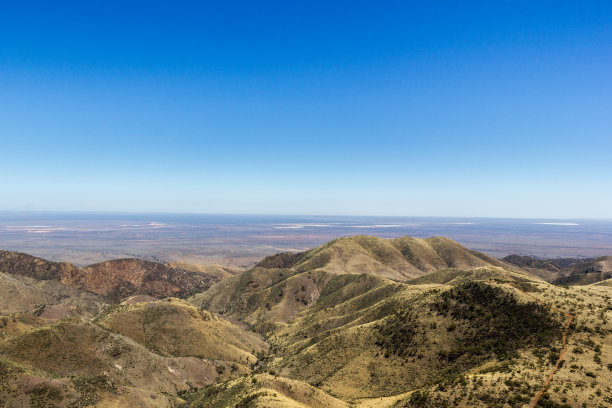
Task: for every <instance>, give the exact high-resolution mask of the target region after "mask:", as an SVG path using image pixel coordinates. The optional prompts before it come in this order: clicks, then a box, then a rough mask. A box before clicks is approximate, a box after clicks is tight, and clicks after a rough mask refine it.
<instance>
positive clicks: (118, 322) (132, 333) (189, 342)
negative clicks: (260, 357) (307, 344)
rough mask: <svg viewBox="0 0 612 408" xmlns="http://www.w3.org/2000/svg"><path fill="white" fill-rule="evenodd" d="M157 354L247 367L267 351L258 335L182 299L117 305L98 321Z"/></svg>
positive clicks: (97, 320) (104, 326)
mask: <svg viewBox="0 0 612 408" xmlns="http://www.w3.org/2000/svg"><path fill="white" fill-rule="evenodd" d="M96 323H98V324H99V325H100V326H102V327H103V328H106V329H108V330H111V331H113V332H115V333H119V334H122V335H124V336H126V337H129V338H131V339H132V340H134V341H136V342H138V343H140V344H142V345H144V346H145V347H147V348H148V349H150V350H152V351H154V352H155V353H157V354H160V355H165V356H174V357H199V358H206V359H214V360H223V361H227V362H233V363H238V364H241V365H243V366H245V367H247V366H250V365H251V364H254V363H255V362H256V361H257V358H256V357H255V354H256V353H261V352H263V351H265V350H266V349H267V345H266V343H265V342H264V341H263V340H262V339H261V338H260V337H259V336H258V335H256V334H254V333H252V332H249V331H247V330H244V329H242V328H240V327H238V326H236V325H234V324H232V323H230V322H228V321H226V320H223V319H221V318H219V317H217V316H215V315H213V314H211V313H209V312H207V311H204V310H202V309H199V308H197V307H195V306H193V305H191V304H189V303H187V302H185V301H182V300H180V299H173V298H167V299H165V300H161V301H156V302H148V303H133V304H128V305H117V306H114V307H112V308H110V309H109V310H108V311H105V313H103V314H102V315H101V316H99V317H98V318H97V319H96Z"/></svg>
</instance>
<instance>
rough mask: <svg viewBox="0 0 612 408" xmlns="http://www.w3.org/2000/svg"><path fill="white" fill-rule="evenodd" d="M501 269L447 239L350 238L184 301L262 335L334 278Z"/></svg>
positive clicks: (275, 259)
mask: <svg viewBox="0 0 612 408" xmlns="http://www.w3.org/2000/svg"><path fill="white" fill-rule="evenodd" d="M501 265H503V263H501V262H499V261H497V260H495V259H492V258H489V257H487V256H486V255H484V254H481V253H478V252H475V251H470V250H469V249H467V248H465V247H462V246H461V245H459V244H458V243H456V242H454V241H452V240H450V239H447V238H437V237H436V238H428V239H418V238H411V237H403V238H398V239H394V240H388V239H382V238H378V237H371V236H356V237H348V238H339V239H336V240H333V241H331V242H329V243H327V244H325V245H322V246H320V247H318V248H315V249H313V250H311V251H308V252H303V253H300V254H288V253H283V254H278V255H275V256H271V257H268V258H266V259H264V260H263V261H261V262H260V263H259V264H258V265H257V266H256V267H255V268H253V269H251V270H249V271H246V272H243V273H242V274H240V275H238V276H233V277H230V278H227V279H225V280H224V281H222V282H219V283H217V284H215V285H213V286H212V287H211V288H210V289H208V290H206V291H204V292H203V293H199V294H196V295H194V296H192V297H190V298H189V301H190V302H192V303H194V304H196V305H198V306H201V307H203V308H205V309H207V310H211V311H213V312H216V313H224V314H226V315H230V316H233V317H236V318H239V319H241V320H242V321H244V322H247V323H248V324H250V325H252V326H253V327H255V329H256V330H260V331H263V332H266V333H267V332H269V331H270V330H271V328H272V327H273V326H274V324H275V323H286V322H288V321H289V320H291V319H292V318H293V317H294V316H295V315H297V314H298V313H300V312H301V311H303V310H306V309H308V308H309V307H310V306H312V305H313V304H315V302H316V301H317V299H318V298H319V295H320V293H321V292H322V291H323V290H324V288H325V286H326V284H327V282H328V281H329V280H330V279H331V278H332V277H333V276H334V275H339V274H362V273H367V274H371V275H376V276H381V277H388V278H391V279H394V280H406V279H408V278H410V277H414V276H421V275H424V274H426V273H428V272H431V271H435V270H438V269H442V268H449V267H479V266H488V267H495V266H501Z"/></svg>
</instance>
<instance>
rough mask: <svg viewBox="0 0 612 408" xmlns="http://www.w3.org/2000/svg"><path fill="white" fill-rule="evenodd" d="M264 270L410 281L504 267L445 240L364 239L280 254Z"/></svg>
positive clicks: (358, 238) (263, 263)
mask: <svg viewBox="0 0 612 408" xmlns="http://www.w3.org/2000/svg"><path fill="white" fill-rule="evenodd" d="M259 266H261V267H281V268H293V269H295V270H297V271H307V270H317V269H323V270H325V271H326V272H328V273H336V274H337V273H369V274H376V275H380V276H383V277H387V278H390V279H395V280H406V279H410V278H414V277H417V276H420V275H423V274H424V273H427V272H432V271H435V270H438V269H442V268H449V267H451V268H453V267H454V268H470V267H478V266H502V263H501V262H500V261H498V260H496V259H493V258H490V257H488V256H486V255H484V254H482V253H479V252H476V251H471V250H469V249H467V248H465V247H463V246H461V245H460V244H458V243H457V242H455V241H453V240H451V239H448V238H442V237H434V238H426V239H420V238H412V237H402V238H398V239H383V238H378V237H373V236H367V235H361V236H354V237H346V238H338V239H335V240H333V241H330V242H328V243H327V244H325V245H322V246H320V247H318V248H315V249H313V250H311V251H308V252H305V253H301V254H295V255H291V254H279V255H277V256H275V257H268V258H266V259H265V260H264V261H262V262H261V263H260V264H259Z"/></svg>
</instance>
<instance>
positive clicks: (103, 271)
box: [0, 251, 217, 302]
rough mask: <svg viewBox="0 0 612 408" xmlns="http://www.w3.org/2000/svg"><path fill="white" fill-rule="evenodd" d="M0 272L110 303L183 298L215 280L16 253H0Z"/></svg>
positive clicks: (144, 264) (159, 268)
mask: <svg viewBox="0 0 612 408" xmlns="http://www.w3.org/2000/svg"><path fill="white" fill-rule="evenodd" d="M0 272H3V273H8V274H13V275H21V276H27V277H30V278H34V279H39V280H54V281H59V282H61V283H63V284H64V285H67V286H70V287H73V288H76V289H81V290H86V291H88V292H93V293H97V294H99V295H102V296H104V297H105V298H106V299H108V300H109V301H112V302H117V301H120V300H121V299H123V298H126V297H128V296H132V295H136V294H143V295H150V296H154V297H158V298H163V297H167V296H177V297H184V296H189V295H192V294H194V293H198V292H202V291H204V290H206V289H208V288H209V287H210V286H211V285H212V284H213V283H214V282H216V281H217V278H215V277H213V276H211V275H208V274H206V273H201V272H188V271H185V270H182V269H177V268H172V267H170V266H168V265H165V264H161V263H157V262H149V261H143V260H141V259H132V258H130V259H116V260H112V261H106V262H102V263H98V264H94V265H90V266H87V267H85V268H78V267H76V266H74V265H72V264H70V263H66V262H51V261H47V260H44V259H41V258H37V257H34V256H31V255H27V254H22V253H19V252H9V251H0Z"/></svg>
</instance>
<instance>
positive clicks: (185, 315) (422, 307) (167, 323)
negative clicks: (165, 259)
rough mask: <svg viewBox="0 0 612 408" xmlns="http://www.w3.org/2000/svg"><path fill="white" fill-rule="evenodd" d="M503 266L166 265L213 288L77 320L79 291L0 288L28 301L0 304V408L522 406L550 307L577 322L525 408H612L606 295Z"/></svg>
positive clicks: (432, 256)
mask: <svg viewBox="0 0 612 408" xmlns="http://www.w3.org/2000/svg"><path fill="white" fill-rule="evenodd" d="M7 258H8V259H11V262H17V260H19V259H24V260H27V261H28V262H34V263H35V264H36V265H35V266H36V267H38V268H40V267H41V265H45V264H44V262H43V261H39V260H36V259H35V260H32V259H31V258H28V257H24V256H21V255H20V256H18V257H13V256H8V255H7ZM512 259H514V258H512ZM604 260H605V259H604ZM514 261H515V262H514V263H512V264H508V263H504V262H501V261H497V260H495V259H492V258H489V257H487V256H486V255H484V254H480V253H478V252H475V251H470V250H468V249H466V248H463V247H461V246H460V245H459V244H457V243H456V242H454V241H452V240H449V239H446V238H438V237H436V238H429V239H416V238H410V237H404V238H399V239H394V240H386V239H381V238H376V237H367V236H358V237H348V238H340V239H337V240H334V241H331V242H329V243H327V244H325V245H323V246H321V247H318V248H315V249H313V250H311V251H306V252H303V253H300V254H288V253H285V254H279V255H275V256H271V257H268V258H266V259H264V260H262V261H261V262H260V263H259V264H257V265H256V267H254V268H252V269H250V270H248V271H244V272H241V273H235V271H231V270H225V269H222V268H221V269H220V268H219V267H217V266H215V267H210V268H192V267H189V266H188V265H182V264H181V265H179V264H176V265H171V267H173V268H175V269H173V273H174V272H176V269H177V268H185V269H188V268H191V269H192V270H190V273H206V274H208V275H209V276H210V275H212V276H215V277H216V279H217V280H218V282H216V283H215V284H213V285H212V286H211V287H210V288H208V289H206V290H204V291H202V292H200V293H196V294H194V295H192V296H190V297H188V298H187V299H183V300H181V299H176V298H166V299H162V300H157V299H155V298H153V297H151V296H142V295H144V294H146V293H148V292H145V293H138V292H136V293H131V292H130V297H129V298H128V299H126V300H125V301H123V302H120V300H122V299H119V300H118V301H117V302H116V303H115V304H113V305H110V306H108V307H105V308H104V304H103V303H102V304H100V305H99V306H96V307H97V308H89V309H86V308H83V307H81V308H80V309H79V308H78V307H77V306H79V305H81V303H79V302H82V301H83V300H84V299H86V300H89V298H87V296H88V295H89V292H85V291H79V290H77V289H73V288H70V289H69V290H68V292H61V293H66V294H67V297H65V298H61V297H58V298H46V297H42V296H41V297H40V300H41V301H40V302H36V300H37V298H36V296H35V294H36V293H38V292H36V291H35V290H34V289H32V290H30V291H29V292H27V290H29V289H25V288H30V287H35V286H36V285H37V284H38V283H37V282H39V281H36V280H32V281H31V282H30V281H28V279H31V278H25V277H23V276H21V277H19V279H18V280H17V281H16V280H15V279H14V275H11V274H10V273H6V274H5V275H4V276H5V278H4V279H5V280H4V282H5V286H4V287H5V288H8V289H7V290H6V293H7V294H10V293H15V294H16V293H18V291H16V288H17V289H20V290H23V293H31V294H34V295H32V296H31V297H29V298H27V301H26V302H24V301H23V299H24V298H23V297H19V296H17V295H15V296H13V295H11V297H10V298H11V299H12V298H13V297H14V299H16V303H14V304H13V303H11V301H6V300H3V301H4V302H5V308H6V310H7V312H9V311H10V313H7V314H5V315H4V316H0V406H18V407H22V406H23V407H37V406H58V407H69V406H75V407H76V406H98V407H101V408H106V407H109V408H110V407H117V406H132V407H149V406H151V407H178V406H185V407H194V408H195V407H269V408H274V407H279V408H280V407H302V408H303V407H332V408H334V407H338V408H340V407H349V406H351V407H356V408H373V407H383V408H384V407H445V406H446V407H455V406H459V407H461V406H463V407H500V408H501V407H523V406H525V405H528V404H529V403H530V402H531V401H532V398H533V396H534V395H535V394H536V393H537V392H538V390H539V389H540V387H541V386H542V384H543V382H544V380H545V379H546V378H547V377H548V375H549V373H550V372H551V370H552V368H553V367H554V366H555V364H556V363H557V360H558V359H559V357H560V355H561V353H562V351H563V344H562V341H561V338H562V334H563V333H564V330H565V326H566V324H567V315H564V314H563V313H561V312H560V310H562V311H565V312H568V313H571V314H572V315H575V319H574V321H573V323H572V324H571V326H570V327H569V331H568V337H567V351H566V352H565V357H564V361H563V362H562V363H561V364H560V368H559V369H558V371H557V372H556V374H555V376H554V378H553V381H552V382H551V384H550V386H549V387H548V389H547V390H546V392H545V393H544V395H543V398H542V399H541V400H540V402H539V404H538V406H542V407H567V406H570V407H580V406H589V407H605V406H609V405H610V404H612V398H610V397H609V396H610V395H612V368H611V367H612V360H610V356H611V355H612V323H611V322H610V318H612V315H611V313H612V307H611V306H609V305H610V304H611V302H610V301H611V300H612V292H611V291H612V286H609V285H607V284H606V283H607V281H602V282H600V283H596V284H591V285H586V286H578V285H574V286H571V287H560V286H556V285H553V284H551V283H548V282H546V281H544V280H542V279H540V278H539V277H537V276H534V275H532V274H530V273H531V272H533V271H532V270H531V269H530V268H535V267H542V268H543V267H547V268H552V267H558V266H556V264H555V263H545V262H544V263H537V262H536V263H534V262H531V260H529V259H526V260H525V259H522V258H521V259H518V260H517V259H514ZM130 262H131V261H130ZM517 262H527V263H528V266H526V267H522V266H519V265H517V264H516V263H517ZM568 262H569V261H568ZM132 264H133V262H131V263H130V265H132ZM11 265H12V264H11ZM58 265H59V264H53V265H52V266H53V267H54V268H60V269H61V267H60V266H58ZM138 265H140V266H143V265H144V264H142V265H141V264H140V263H138ZM551 265H552V266H551ZM559 265H561V264H559ZM581 265H583V266H584V263H582V264H581ZM601 265H604V266H605V264H601ZM107 266H108V267H109V268H110V267H112V264H109V265H107ZM144 266H146V265H144ZM144 266H143V267H144ZM105 267H106V266H105ZM26 269H27V268H26ZM26 269H23V268H22V269H21V274H22V275H23V274H25V275H27V274H28V271H27V270H26ZM141 269H142V268H141ZM139 270H140V269H139ZM154 270H156V271H166V269H164V268H161V267H158V266H156V269H154ZM126 271H127V269H126V268H123V269H122V273H126ZM51 272H53V271H51ZM51 272H49V273H51ZM37 273H42V272H41V271H40V270H38V271H37ZM587 273H591V272H587ZM45 276H46V275H45ZM116 276H117V274H115V277H116ZM122 276H123V275H122ZM177 276H179V275H177ZM151 278H152V279H154V281H155V282H162V281H163V277H162V278H160V277H157V276H152V277H151ZM179 280H180V279H179V278H177V280H176V281H179ZM24 282H25V283H24ZM47 282H48V281H47ZM0 283H1V281H0ZM188 283H189V285H191V286H190V287H191V288H192V287H193V282H191V281H188ZM32 285H33V286H32ZM143 287H144V286H143ZM0 288H1V286H0ZM160 288H161V286H160ZM158 289H159V288H157V286H156V290H158ZM61 290H65V289H64V288H62V289H61ZM70 290H73V291H76V292H74V293H72V292H70ZM147 290H149V289H147ZM173 290H177V292H176V293H184V292H182V291H181V289H180V288H177V289H173ZM74 299H80V300H79V301H76V300H74ZM536 299H537V300H536ZM19 302H20V303H19ZM57 305H59V306H57ZM60 306H61V307H60ZM9 308H12V309H9ZM102 308H103V309H102ZM66 310H67V311H68V312H69V313H68V315H66V316H64V315H63V314H62V313H60V312H62V311H66ZM86 310H89V311H90V312H89V314H88V313H85V311H86Z"/></svg>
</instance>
